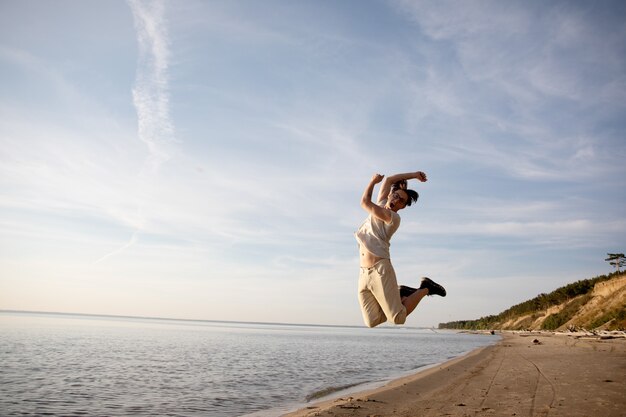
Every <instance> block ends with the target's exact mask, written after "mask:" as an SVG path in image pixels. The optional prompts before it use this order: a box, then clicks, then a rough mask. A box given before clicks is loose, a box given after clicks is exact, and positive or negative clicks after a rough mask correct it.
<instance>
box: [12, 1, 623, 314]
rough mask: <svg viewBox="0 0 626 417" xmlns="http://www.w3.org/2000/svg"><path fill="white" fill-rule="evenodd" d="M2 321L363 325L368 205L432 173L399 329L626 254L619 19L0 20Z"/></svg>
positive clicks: (155, 11)
mask: <svg viewBox="0 0 626 417" xmlns="http://www.w3.org/2000/svg"><path fill="white" fill-rule="evenodd" d="M0 89H1V90H0V91H2V94H1V95H0V141H1V146H0V213H1V219H2V220H1V221H0V245H1V246H0V252H1V254H0V308H2V309H20V310H39V311H60V312H82V313H103V314H121V315H142V316H159V317H176V318H194V319H214V320H242V321H273V322H288V323H322V324H349V325H352V324H356V325H360V324H361V323H362V322H361V315H360V311H359V307H358V303H357V299H356V283H357V277H358V258H357V255H358V254H357V247H356V242H355V240H354V237H353V232H354V231H355V230H356V228H357V227H358V225H359V224H360V223H361V221H362V220H363V218H364V217H365V214H364V212H363V211H362V209H361V208H360V207H359V199H360V196H361V193H362V191H363V189H364V187H365V186H366V184H367V182H368V181H369V179H370V177H371V176H372V174H373V173H375V172H380V173H383V174H387V175H391V174H394V173H398V172H408V171H415V170H421V171H424V172H426V173H427V174H428V177H429V181H428V182H427V183H425V184H417V183H414V184H412V185H413V188H415V189H416V190H417V191H418V192H419V193H420V200H419V202H418V204H417V205H416V206H413V207H410V208H407V209H406V210H403V211H401V212H400V214H401V216H402V226H401V228H400V230H399V231H398V233H397V234H396V235H395V236H394V239H393V241H392V247H391V251H392V260H393V262H394V265H395V268H396V272H397V274H398V277H399V281H400V282H401V283H405V284H409V285H410V284H417V283H418V282H419V278H420V277H421V276H430V277H431V278H433V279H435V280H436V281H439V282H441V283H442V284H443V285H445V286H446V287H447V289H448V293H449V296H448V297H446V298H445V299H441V298H437V297H433V298H430V297H429V298H427V299H425V300H424V301H423V302H422V304H420V306H419V307H418V309H417V310H416V312H415V313H413V314H412V315H411V316H410V317H409V319H408V321H407V324H408V325H413V326H431V325H437V324H438V323H439V322H443V321H449V320H460V319H471V318H478V317H480V316H482V315H487V314H496V313H498V312H500V311H502V310H504V309H505V308H507V307H509V306H511V305H512V304H515V303H518V302H521V301H524V300H526V299H528V298H531V297H534V296H535V295H537V294H539V293H541V292H549V291H551V290H552V289H555V288H556V287H558V286H561V285H564V284H567V283H569V282H572V281H575V280H578V279H584V278H590V277H593V276H596V275H600V274H604V273H607V272H610V266H609V265H608V263H606V262H604V258H605V257H606V253H607V252H624V250H625V249H626V233H625V232H626V209H625V208H626V163H624V161H625V160H626V139H625V137H624V132H625V127H626V4H624V3H623V2H619V1H615V2H609V1H603V2H595V3H593V4H592V3H589V2H582V1H581V2H576V1H567V2H564V1H555V2H548V3H546V2H539V1H530V2H529V1H509V2H501V1H493V2H490V1H471V2H470V1H466V2H446V1H437V2H434V1H433V2H422V1H343V2H331V1H297V2H292V1H263V2H256V1H238V0H230V1H211V2H202V1H185V2H173V1H170V2H158V1H155V2H142V1H131V2H122V1H108V2H83V1H56V2H34V1H24V0H19V1H17V0H14V1H3V2H1V3H0Z"/></svg>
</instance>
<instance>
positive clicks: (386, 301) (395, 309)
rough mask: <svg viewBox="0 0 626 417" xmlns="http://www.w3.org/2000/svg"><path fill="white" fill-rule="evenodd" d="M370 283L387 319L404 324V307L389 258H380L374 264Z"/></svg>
mask: <svg viewBox="0 0 626 417" xmlns="http://www.w3.org/2000/svg"><path fill="white" fill-rule="evenodd" d="M373 274H375V275H373V279H372V283H371V287H372V293H373V294H374V296H375V297H376V299H377V300H378V303H379V304H380V307H381V308H382V309H383V311H384V312H385V316H387V320H389V321H391V322H393V323H395V324H404V322H405V321H406V307H405V306H404V305H403V304H402V300H401V299H400V293H399V292H398V281H397V280H396V273H395V271H394V269H393V265H391V261H390V260H389V259H383V260H380V261H378V262H377V263H376V265H374V272H373Z"/></svg>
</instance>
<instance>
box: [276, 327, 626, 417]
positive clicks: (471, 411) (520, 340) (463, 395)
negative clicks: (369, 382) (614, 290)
mask: <svg viewBox="0 0 626 417" xmlns="http://www.w3.org/2000/svg"><path fill="white" fill-rule="evenodd" d="M498 334H499V335H502V340H500V341H499V342H497V343H496V344H494V345H490V346H486V347H482V348H479V349H476V350H474V351H472V352H469V353H468V354H465V355H462V356H460V357H457V358H454V359H451V360H449V361H446V362H444V363H441V364H438V365H436V366H433V367H429V368H428V369H425V370H420V371H418V372H417V373H415V374H412V375H409V376H406V377H403V378H400V379H396V380H393V381H391V382H389V383H387V384H386V385H384V386H382V387H378V388H375V389H372V390H366V391H360V392H355V393H351V394H349V395H344V396H341V397H340V398H335V399H329V400H325V401H320V402H317V403H312V404H310V405H309V406H307V407H305V408H302V409H300V410H297V411H295V412H290V413H287V414H283V416H285V417H317V416H320V417H326V416H357V417H360V416H363V417H386V416H402V417H408V416H415V415H420V416H433V417H434V416H441V415H447V416H459V417H461V416H470V415H471V416H507V415H508V416H522V415H523V416H526V415H531V416H543V415H548V414H549V415H550V416H553V417H554V416H564V417H565V416H596V415H602V416H606V417H614V416H615V417H623V416H624V415H626V414H625V413H624V411H623V410H625V409H626V399H625V397H624V395H623V394H624V392H626V337H625V336H624V333H623V332H622V333H615V334H614V335H610V334H600V335H599V334H592V333H578V334H577V333H554V332H536V331H535V332H502V333H500V332H499V333H498Z"/></svg>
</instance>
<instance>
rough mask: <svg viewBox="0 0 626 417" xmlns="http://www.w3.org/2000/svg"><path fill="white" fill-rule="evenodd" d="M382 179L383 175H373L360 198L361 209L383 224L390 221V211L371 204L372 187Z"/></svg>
mask: <svg viewBox="0 0 626 417" xmlns="http://www.w3.org/2000/svg"><path fill="white" fill-rule="evenodd" d="M383 177H384V175H380V174H374V176H373V177H372V179H371V181H370V182H369V184H367V187H365V191H363V196H362V197H361V207H363V209H364V210H365V211H367V212H368V213H369V214H371V215H373V216H376V217H378V218H379V219H380V220H382V221H384V222H385V223H389V222H390V221H391V213H390V211H389V210H387V209H385V208H383V207H380V206H378V205H376V204H374V203H373V202H372V193H373V192H374V186H375V185H376V184H378V183H379V182H381V181H382V180H383Z"/></svg>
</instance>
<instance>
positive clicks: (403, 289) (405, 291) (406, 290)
mask: <svg viewBox="0 0 626 417" xmlns="http://www.w3.org/2000/svg"><path fill="white" fill-rule="evenodd" d="M398 289H399V290H400V298H404V297H408V296H409V295H411V294H413V293H414V292H415V291H417V288H411V287H407V286H406V285H400V286H399V287H398Z"/></svg>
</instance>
